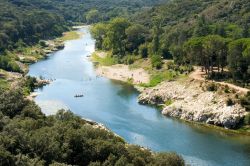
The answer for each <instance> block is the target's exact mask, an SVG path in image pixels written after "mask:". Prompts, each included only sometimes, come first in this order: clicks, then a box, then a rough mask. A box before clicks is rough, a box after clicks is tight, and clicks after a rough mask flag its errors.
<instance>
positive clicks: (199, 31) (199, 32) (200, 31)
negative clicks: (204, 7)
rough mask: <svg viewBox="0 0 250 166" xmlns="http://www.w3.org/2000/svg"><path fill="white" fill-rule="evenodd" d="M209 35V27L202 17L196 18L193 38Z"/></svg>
mask: <svg viewBox="0 0 250 166" xmlns="http://www.w3.org/2000/svg"><path fill="white" fill-rule="evenodd" d="M208 34H209V27H208V23H207V20H206V18H205V16H204V15H201V16H200V17H198V23H197V26H196V28H195V30H194V36H196V37H201V36H206V35H208Z"/></svg>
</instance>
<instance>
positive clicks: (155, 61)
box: [151, 55, 162, 69]
mask: <svg viewBox="0 0 250 166" xmlns="http://www.w3.org/2000/svg"><path fill="white" fill-rule="evenodd" d="M151 64H152V67H155V68H156V69H161V67H162V60H161V57H160V56H159V55H153V56H152V57H151Z"/></svg>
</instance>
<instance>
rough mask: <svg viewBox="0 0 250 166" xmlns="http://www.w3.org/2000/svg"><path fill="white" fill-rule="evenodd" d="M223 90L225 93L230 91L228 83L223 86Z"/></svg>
mask: <svg viewBox="0 0 250 166" xmlns="http://www.w3.org/2000/svg"><path fill="white" fill-rule="evenodd" d="M224 92H225V93H230V90H229V87H228V85H226V86H225V89H224Z"/></svg>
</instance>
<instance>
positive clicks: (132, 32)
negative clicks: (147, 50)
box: [126, 24, 147, 53]
mask: <svg viewBox="0 0 250 166" xmlns="http://www.w3.org/2000/svg"><path fill="white" fill-rule="evenodd" d="M146 33H147V30H146V28H145V27H144V26H143V25H140V24H134V25H131V26H130V27H128V28H127V29H126V37H127V43H126V47H127V50H128V51H129V52H130V53H132V52H133V51H136V52H138V47H139V45H141V44H142V43H144V42H145V38H146Z"/></svg>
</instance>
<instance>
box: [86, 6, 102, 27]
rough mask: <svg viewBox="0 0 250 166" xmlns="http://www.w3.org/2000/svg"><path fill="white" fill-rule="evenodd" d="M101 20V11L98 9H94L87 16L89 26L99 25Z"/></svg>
mask: <svg viewBox="0 0 250 166" xmlns="http://www.w3.org/2000/svg"><path fill="white" fill-rule="evenodd" d="M100 19H101V18H100V14H99V11H98V10H96V9H92V10H90V11H89V12H88V13H87V14H86V20H87V23H88V24H93V23H97V22H98V21H99V20H100Z"/></svg>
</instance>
